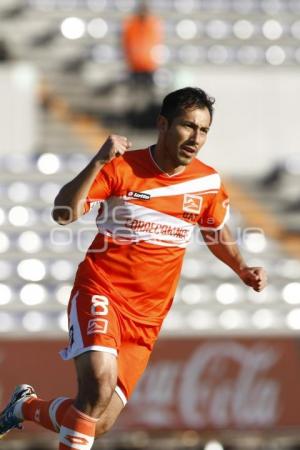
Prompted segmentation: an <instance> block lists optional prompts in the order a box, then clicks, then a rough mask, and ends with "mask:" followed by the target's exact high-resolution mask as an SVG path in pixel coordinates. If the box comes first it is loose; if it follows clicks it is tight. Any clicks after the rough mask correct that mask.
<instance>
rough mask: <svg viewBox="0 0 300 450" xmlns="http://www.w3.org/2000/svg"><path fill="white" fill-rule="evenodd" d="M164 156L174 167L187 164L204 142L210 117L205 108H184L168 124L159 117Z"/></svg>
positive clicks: (163, 118) (164, 119)
mask: <svg viewBox="0 0 300 450" xmlns="http://www.w3.org/2000/svg"><path fill="white" fill-rule="evenodd" d="M160 121H161V122H160V131H161V138H162V142H163V146H164V157H165V158H166V159H167V160H169V163H170V164H171V165H172V166H173V167H174V168H176V167H180V166H187V165H188V164H190V163H191V162H192V160H193V159H194V158H195V157H196V156H197V154H198V152H199V150H200V149H201V148H202V147H203V145H204V144H205V141H206V138H207V133H208V130H209V126H210V122H211V117H210V113H209V111H208V109H207V108H203V109H199V108H196V109H191V108H189V109H186V110H185V111H183V113H182V114H181V115H180V116H177V117H175V118H174V119H173V121H172V122H171V123H170V124H168V121H167V119H166V118H165V117H161V118H160Z"/></svg>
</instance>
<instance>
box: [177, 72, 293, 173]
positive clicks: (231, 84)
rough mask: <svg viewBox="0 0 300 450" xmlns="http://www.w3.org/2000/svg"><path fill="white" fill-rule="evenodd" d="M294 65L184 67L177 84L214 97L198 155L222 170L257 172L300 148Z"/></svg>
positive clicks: (263, 170)
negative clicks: (212, 113)
mask: <svg viewBox="0 0 300 450" xmlns="http://www.w3.org/2000/svg"><path fill="white" fill-rule="evenodd" d="M297 72H298V70H296V69H295V68H294V69H293V68H286V69H282V68H274V67H268V66H266V67H259V68H234V67H231V68H224V67H213V68H211V69H209V68H201V67H199V68H197V70H195V69H189V70H188V71H187V69H186V68H185V69H183V70H179V71H178V73H177V82H176V86H175V88H180V87H183V86H186V85H191V86H199V87H201V88H203V89H204V90H206V91H207V92H208V93H210V94H211V95H212V96H213V97H215V98H216V104H215V108H216V112H215V117H214V121H213V125H212V128H211V130H210V133H209V139H208V142H207V144H206V146H205V147H204V149H203V150H202V154H201V159H203V160H204V161H205V162H207V163H208V164H209V165H213V166H215V167H217V168H218V169H219V170H220V171H221V172H222V173H225V174H237V175H243V174H249V175H256V174H257V175H260V174H263V173H265V172H266V171H268V170H269V168H270V167H272V166H273V164H274V162H276V161H278V160H281V159H283V158H284V157H285V156H286V155H290V154H292V153H299V152H300V125H299V123H300V114H299V103H300V79H299V73H297Z"/></svg>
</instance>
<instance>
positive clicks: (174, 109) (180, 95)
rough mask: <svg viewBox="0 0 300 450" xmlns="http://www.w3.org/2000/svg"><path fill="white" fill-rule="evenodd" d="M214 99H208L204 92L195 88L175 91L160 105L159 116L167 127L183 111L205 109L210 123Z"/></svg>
mask: <svg viewBox="0 0 300 450" xmlns="http://www.w3.org/2000/svg"><path fill="white" fill-rule="evenodd" d="M214 103H215V99H214V98H213V97H210V96H209V95H208V94H207V93H206V92H205V91H203V90H202V89H200V88H195V87H185V88H183V89H178V90H177V91H173V92H170V94H168V95H167V96H166V97H165V98H164V100H163V103H162V106H161V110H160V114H161V115H162V116H164V117H165V118H166V119H167V120H168V123H169V125H170V124H171V123H172V121H173V119H174V118H175V117H177V116H179V115H180V114H182V113H183V111H184V110H186V109H188V108H191V109H196V108H199V109H204V108H207V109H208V111H209V113H210V121H212V118H213V112H214V108H213V104H214Z"/></svg>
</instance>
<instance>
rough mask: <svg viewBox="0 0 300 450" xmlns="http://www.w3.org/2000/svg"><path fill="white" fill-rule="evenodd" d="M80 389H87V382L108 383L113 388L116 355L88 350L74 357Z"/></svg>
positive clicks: (115, 373) (114, 384)
mask: <svg viewBox="0 0 300 450" xmlns="http://www.w3.org/2000/svg"><path fill="white" fill-rule="evenodd" d="M75 367H76V372H77V378H78V383H79V388H80V389H83V390H84V389H88V387H89V383H88V382H91V383H94V382H96V383H97V382H99V383H107V384H109V385H110V386H111V387H112V388H113V390H114V389H115V386H116V383H117V374H118V364H117V357H116V356H115V355H113V354H111V353H108V352H105V351H88V352H85V353H82V354H81V355H79V356H77V357H76V358H75Z"/></svg>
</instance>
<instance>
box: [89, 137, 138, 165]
mask: <svg viewBox="0 0 300 450" xmlns="http://www.w3.org/2000/svg"><path fill="white" fill-rule="evenodd" d="M131 145H132V144H131V142H129V141H128V139H127V137H125V136H119V135H117V134H112V135H111V136H108V138H107V139H106V141H105V142H104V144H103V145H102V147H101V148H100V150H99V151H98V153H97V155H96V156H95V160H96V161H99V162H100V163H101V164H106V163H108V162H110V161H112V160H113V159H114V158H116V157H117V156H121V155H123V154H124V153H125V152H126V151H127V150H129V149H130V148H131Z"/></svg>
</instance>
